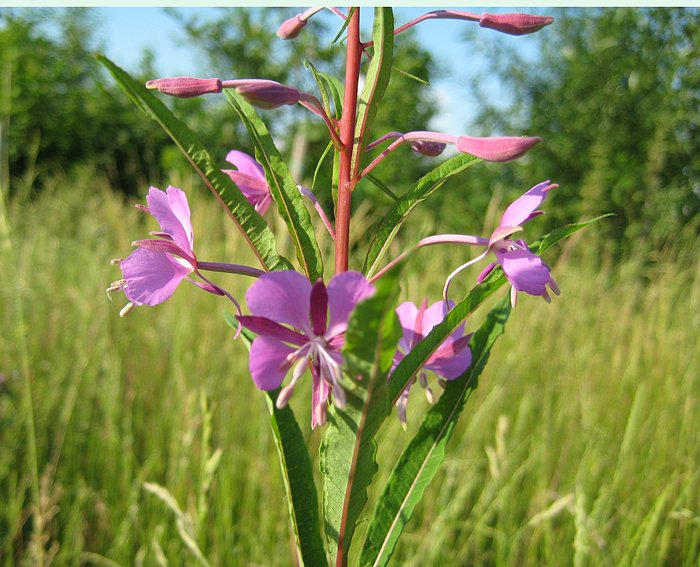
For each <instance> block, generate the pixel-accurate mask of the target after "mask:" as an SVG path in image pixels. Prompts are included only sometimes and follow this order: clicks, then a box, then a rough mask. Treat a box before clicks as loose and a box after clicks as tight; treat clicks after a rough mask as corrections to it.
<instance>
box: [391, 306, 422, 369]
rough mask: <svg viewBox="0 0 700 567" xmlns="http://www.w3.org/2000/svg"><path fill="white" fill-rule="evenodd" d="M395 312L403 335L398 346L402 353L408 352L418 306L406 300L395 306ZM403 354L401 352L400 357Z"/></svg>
mask: <svg viewBox="0 0 700 567" xmlns="http://www.w3.org/2000/svg"><path fill="white" fill-rule="evenodd" d="M396 314H397V315H398V317H399V322H400V323H401V328H402V329H403V336H402V337H401V339H399V346H400V347H401V348H402V349H403V351H404V353H408V351H410V350H411V343H412V342H413V335H414V334H415V331H414V326H415V322H416V317H417V316H418V307H416V306H415V305H414V304H413V303H412V302H410V301H406V302H404V303H402V304H401V305H399V306H398V307H397V308H396ZM403 356H404V355H403V354H402V355H401V358H403ZM397 363H398V361H397Z"/></svg>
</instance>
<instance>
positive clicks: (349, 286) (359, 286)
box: [326, 272, 374, 337]
mask: <svg viewBox="0 0 700 567" xmlns="http://www.w3.org/2000/svg"><path fill="white" fill-rule="evenodd" d="M373 293H374V286H372V284H371V283H369V282H368V281H367V279H366V278H365V276H364V275H362V274H361V273H360V272H343V273H340V274H337V275H336V276H333V279H331V281H330V283H329V284H328V311H329V318H328V330H327V331H326V337H332V336H333V335H337V334H338V333H343V332H345V330H346V329H347V326H348V317H349V316H350V313H351V312H352V310H353V309H354V308H355V305H357V304H358V303H359V302H360V301H362V300H363V299H366V298H367V297H369V296H371V295H372V294H373Z"/></svg>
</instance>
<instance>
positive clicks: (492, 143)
mask: <svg viewBox="0 0 700 567" xmlns="http://www.w3.org/2000/svg"><path fill="white" fill-rule="evenodd" d="M540 140H541V138H538V137H536V136H521V137H514V136H513V137H511V136H503V137H494V138H474V137H472V136H460V137H459V139H458V140H457V149H458V150H459V151H460V152H463V153H465V154H471V155H473V156H476V157H478V158H481V159H483V160H486V161H497V162H502V161H511V160H514V159H517V158H519V157H520V156H522V155H523V154H525V153H526V152H527V151H528V150H529V149H530V148H532V147H533V146H534V145H536V144H537V143H538V142H539V141H540Z"/></svg>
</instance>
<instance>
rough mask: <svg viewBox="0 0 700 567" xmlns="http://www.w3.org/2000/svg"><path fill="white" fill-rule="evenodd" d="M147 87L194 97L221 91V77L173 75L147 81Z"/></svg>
mask: <svg viewBox="0 0 700 567" xmlns="http://www.w3.org/2000/svg"><path fill="white" fill-rule="evenodd" d="M146 88H147V89H156V90H159V91H160V92H162V93H163V94H167V95H170V96H176V97H178V98H192V97H195V96H200V95H204V94H209V93H220V92H221V88H222V85H221V79H197V78H196V77H173V78H170V79H155V80H152V81H148V82H147V83H146Z"/></svg>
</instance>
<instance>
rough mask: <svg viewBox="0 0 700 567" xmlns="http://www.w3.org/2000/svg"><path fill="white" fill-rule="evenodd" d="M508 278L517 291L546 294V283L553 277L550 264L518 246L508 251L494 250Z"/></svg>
mask: <svg viewBox="0 0 700 567" xmlns="http://www.w3.org/2000/svg"><path fill="white" fill-rule="evenodd" d="M494 252H495V254H496V258H498V262H499V263H500V264H501V267H502V268H503V271H504V272H505V274H506V278H508V281H509V282H510V283H511V285H512V286H513V287H514V288H515V289H516V290H517V291H524V292H525V293H529V294H530V295H546V294H547V289H546V287H545V286H546V284H547V283H549V282H550V281H551V279H552V276H551V274H550V272H549V266H547V264H545V263H544V261H542V259H541V258H540V257H539V256H537V255H535V254H533V253H532V252H530V250H529V249H527V247H525V249H520V248H516V249H515V250H509V251H507V252H501V251H498V250H495V251H494Z"/></svg>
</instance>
